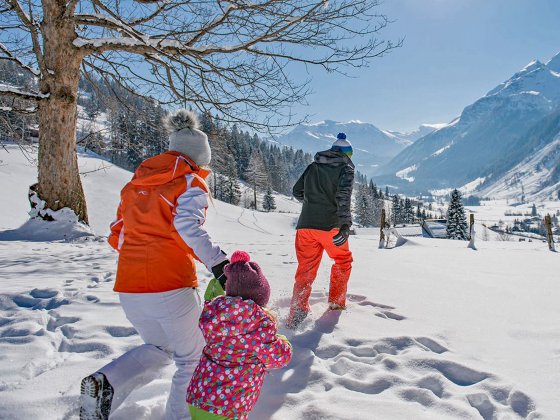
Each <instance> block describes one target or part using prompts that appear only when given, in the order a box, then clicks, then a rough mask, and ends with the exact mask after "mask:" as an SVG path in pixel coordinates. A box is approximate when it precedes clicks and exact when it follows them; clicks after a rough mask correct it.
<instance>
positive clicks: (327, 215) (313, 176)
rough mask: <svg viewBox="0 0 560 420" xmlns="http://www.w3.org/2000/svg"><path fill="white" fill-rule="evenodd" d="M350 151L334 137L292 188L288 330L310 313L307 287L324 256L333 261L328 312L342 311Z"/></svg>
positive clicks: (348, 266)
mask: <svg viewBox="0 0 560 420" xmlns="http://www.w3.org/2000/svg"><path fill="white" fill-rule="evenodd" d="M351 156H352V145H351V144H350V142H349V141H348V140H346V135H345V134H344V133H339V134H338V136H337V140H336V141H335V142H334V144H333V145H332V147H331V149H330V150H326V151H324V152H319V153H317V154H316V155H315V161H314V162H313V163H312V164H310V165H309V166H308V167H307V169H306V170H305V172H304V173H303V175H302V176H301V177H300V178H299V179H298V181H297V182H296V184H295V185H294V188H293V195H294V197H295V198H296V199H298V200H299V201H301V202H302V203H303V209H302V211H301V215H300V217H299V220H298V224H297V228H296V229H297V233H296V254H297V259H298V269H297V272H296V276H295V284H294V291H293V295H292V302H291V305H290V315H289V317H288V322H287V326H288V327H289V328H295V327H296V326H297V325H298V324H299V323H301V321H303V319H305V317H306V316H307V313H308V312H309V296H310V295H311V287H312V285H313V281H314V280H315V277H316V276H317V270H318V269H319V265H320V264H321V258H322V256H323V251H326V252H327V254H328V256H329V257H330V258H332V259H333V260H334V265H333V266H332V268H331V278H330V288H329V307H330V309H332V310H342V309H345V308H346V288H347V285H348V279H349V278H350V272H351V270H352V253H351V252H350V249H349V247H348V236H349V235H350V226H351V225H352V214H351V209H350V208H351V199H352V188H353V185H354V164H353V163H352V160H351V159H350V158H351Z"/></svg>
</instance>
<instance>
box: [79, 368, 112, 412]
mask: <svg viewBox="0 0 560 420" xmlns="http://www.w3.org/2000/svg"><path fill="white" fill-rule="evenodd" d="M80 394H81V395H80V398H81V406H80V420H108V419H109V414H110V413H111V402H112V401H113V387H112V386H111V384H110V383H109V381H108V380H107V378H106V377H105V375H103V374H102V373H100V372H96V373H94V374H93V375H89V376H87V377H85V378H84V379H82V384H81V386H80Z"/></svg>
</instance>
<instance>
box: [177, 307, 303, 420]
mask: <svg viewBox="0 0 560 420" xmlns="http://www.w3.org/2000/svg"><path fill="white" fill-rule="evenodd" d="M199 327H200V329H201V330H202V333H203V334H204V337H205V338H206V347H204V350H203V352H202V356H201V358H200V362H199V363H198V367H197V368H196V370H195V372H194V375H193V378H192V380H191V383H190V385H189V388H188V391H187V402H188V403H189V404H191V405H194V406H196V407H198V408H201V409H203V410H205V411H208V412H210V413H213V414H217V415H220V416H224V417H228V418H232V419H240V420H245V419H247V416H248V414H249V412H250V411H251V410H252V409H253V407H254V406H255V404H256V402H257V399H258V397H259V393H260V390H261V387H262V384H263V380H264V375H265V373H266V372H267V370H268V369H278V368H282V367H284V366H286V365H287V364H288V363H289V362H290V359H291V357H292V348H291V345H290V343H289V342H288V341H287V340H286V339H285V338H284V337H282V336H278V335H277V327H276V323H275V322H274V321H273V320H272V319H271V318H270V316H269V315H267V314H266V312H265V311H263V309H262V308H261V307H260V306H258V305H257V304H256V303H254V302H253V301H252V300H243V299H242V298H241V297H231V296H219V297H217V298H215V299H213V300H212V301H210V302H206V304H205V305H204V310H203V311H202V315H201V317H200V322H199Z"/></svg>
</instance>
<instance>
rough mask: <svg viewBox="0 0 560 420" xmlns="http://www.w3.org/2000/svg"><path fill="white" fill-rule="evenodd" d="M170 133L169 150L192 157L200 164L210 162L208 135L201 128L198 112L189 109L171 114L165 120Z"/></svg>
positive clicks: (203, 164)
mask: <svg viewBox="0 0 560 420" xmlns="http://www.w3.org/2000/svg"><path fill="white" fill-rule="evenodd" d="M164 123H165V128H166V129H167V132H168V133H169V150H173V151H175V152H180V153H183V154H185V155H187V156H188V157H190V158H191V159H192V160H193V161H194V162H195V163H196V164H197V165H198V166H205V165H208V164H210V159H211V157H212V154H211V151H210V144H209V143H208V136H206V134H204V133H203V132H202V131H200V130H199V123H198V118H197V116H196V114H195V113H194V112H192V111H189V110H187V109H180V110H179V111H177V112H175V113H173V114H170V115H169V116H167V118H166V119H165V121H164Z"/></svg>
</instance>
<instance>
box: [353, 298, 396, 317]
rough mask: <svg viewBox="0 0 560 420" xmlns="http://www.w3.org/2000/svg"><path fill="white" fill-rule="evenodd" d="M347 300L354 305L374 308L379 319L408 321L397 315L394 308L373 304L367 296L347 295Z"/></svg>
mask: <svg viewBox="0 0 560 420" xmlns="http://www.w3.org/2000/svg"><path fill="white" fill-rule="evenodd" d="M347 299H348V301H349V302H353V303H355V304H357V305H359V306H364V307H371V308H373V309H374V315H375V316H377V317H379V318H384V319H391V320H394V321H402V320H403V319H406V317H405V316H403V315H399V314H397V313H395V312H394V311H393V310H394V309H395V307H394V306H389V305H384V304H382V303H376V302H372V301H370V300H367V297H366V296H363V295H354V294H349V295H347Z"/></svg>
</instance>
